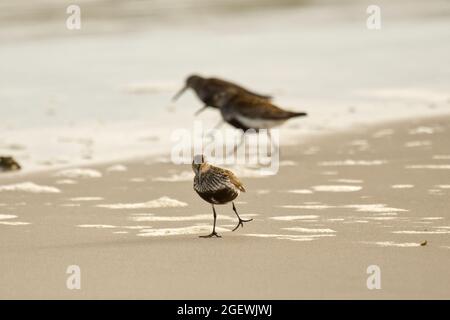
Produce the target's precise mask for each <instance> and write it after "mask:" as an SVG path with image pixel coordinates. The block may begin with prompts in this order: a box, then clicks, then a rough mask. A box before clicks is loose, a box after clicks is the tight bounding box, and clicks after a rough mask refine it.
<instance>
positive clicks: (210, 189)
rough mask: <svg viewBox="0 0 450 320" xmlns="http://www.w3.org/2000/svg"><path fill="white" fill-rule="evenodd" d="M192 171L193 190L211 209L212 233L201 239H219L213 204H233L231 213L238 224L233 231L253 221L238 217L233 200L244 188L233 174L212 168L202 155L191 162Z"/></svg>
mask: <svg viewBox="0 0 450 320" xmlns="http://www.w3.org/2000/svg"><path fill="white" fill-rule="evenodd" d="M192 170H194V173H195V177H194V190H195V191H196V192H197V193H198V195H199V196H200V197H201V198H202V199H203V200H205V201H206V202H209V203H211V205H212V209H213V217H214V224H213V230H212V232H211V233H210V234H209V235H207V236H200V237H201V238H211V237H213V236H215V237H218V238H220V236H219V235H218V234H217V232H216V219H217V214H216V209H215V208H214V205H215V204H227V203H229V202H231V203H232V204H233V211H234V213H236V216H237V218H238V219H239V221H238V224H237V225H236V227H235V228H234V229H233V231H235V230H236V229H237V228H239V226H241V227H244V222H250V221H252V220H253V219H249V220H244V219H241V217H240V216H239V214H238V212H237V210H236V206H235V205H234V202H233V200H234V199H236V198H237V196H238V195H239V193H240V192H241V191H242V192H245V188H244V186H243V185H242V183H241V182H240V181H239V179H238V178H237V177H236V176H235V175H234V173H233V172H231V171H229V170H226V169H222V168H219V167H216V166H213V165H211V164H209V163H207V162H206V161H205V157H204V156H203V155H196V156H195V157H194V160H193V161H192Z"/></svg>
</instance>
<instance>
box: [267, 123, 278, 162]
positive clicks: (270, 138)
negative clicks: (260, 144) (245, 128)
mask: <svg viewBox="0 0 450 320" xmlns="http://www.w3.org/2000/svg"><path fill="white" fill-rule="evenodd" d="M266 132H267V139H268V140H269V141H268V144H269V147H270V150H269V156H271V155H272V134H271V132H270V129H267V131H266ZM273 146H274V148H273V151H277V150H278V145H277V144H276V143H275V141H274V143H273Z"/></svg>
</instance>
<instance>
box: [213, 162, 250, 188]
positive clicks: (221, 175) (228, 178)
mask: <svg viewBox="0 0 450 320" xmlns="http://www.w3.org/2000/svg"><path fill="white" fill-rule="evenodd" d="M211 170H212V173H213V174H212V175H213V176H214V178H213V179H214V180H216V181H217V182H218V181H220V182H221V183H224V184H226V183H231V184H232V185H234V186H235V187H236V188H238V189H239V190H240V191H242V192H245V191H246V190H245V188H244V185H243V184H242V182H241V181H240V180H239V179H238V178H237V177H236V176H235V175H234V173H233V172H231V171H230V170H227V169H223V168H219V167H215V166H211Z"/></svg>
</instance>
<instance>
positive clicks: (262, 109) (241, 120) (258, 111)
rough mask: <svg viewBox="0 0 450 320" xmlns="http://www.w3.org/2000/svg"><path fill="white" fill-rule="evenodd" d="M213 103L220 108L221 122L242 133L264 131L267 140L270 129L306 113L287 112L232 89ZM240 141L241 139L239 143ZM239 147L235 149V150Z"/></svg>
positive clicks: (224, 92) (218, 96)
mask: <svg viewBox="0 0 450 320" xmlns="http://www.w3.org/2000/svg"><path fill="white" fill-rule="evenodd" d="M214 101H215V103H216V105H218V106H219V108H220V112H221V114H222V118H223V120H224V121H226V122H227V123H228V124H230V125H232V126H233V127H235V128H237V129H242V130H243V131H246V130H248V129H254V130H255V131H259V130H261V129H266V130H267V134H268V136H269V138H270V129H272V128H274V127H277V126H280V125H282V124H283V123H284V122H286V121H287V120H289V119H291V118H295V117H304V116H307V113H306V112H295V111H287V110H284V109H281V108H280V107H277V106H276V105H274V104H272V103H271V102H270V101H267V100H262V99H259V98H255V97H253V96H251V95H247V94H245V93H242V92H239V91H237V90H234V89H229V90H225V91H222V92H220V93H218V94H217V95H216V96H215V97H214ZM242 141H243V140H242V139H241V142H240V143H242ZM240 143H239V145H240ZM239 145H237V146H236V147H235V150H236V149H237V147H239Z"/></svg>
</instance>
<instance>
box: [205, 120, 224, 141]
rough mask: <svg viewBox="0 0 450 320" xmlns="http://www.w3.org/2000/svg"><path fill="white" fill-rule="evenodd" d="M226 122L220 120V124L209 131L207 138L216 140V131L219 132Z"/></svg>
mask: <svg viewBox="0 0 450 320" xmlns="http://www.w3.org/2000/svg"><path fill="white" fill-rule="evenodd" d="M224 123H225V122H224V121H223V120H220V122H219V123H218V124H216V125H215V126H214V128H212V129H211V130H209V132H208V135H207V137H208V138H211V139H213V138H214V131H215V130H218V129H219V128H220V127H221V126H223V124H224Z"/></svg>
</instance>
